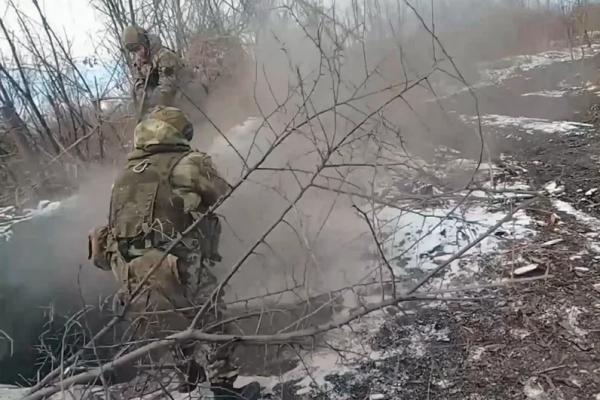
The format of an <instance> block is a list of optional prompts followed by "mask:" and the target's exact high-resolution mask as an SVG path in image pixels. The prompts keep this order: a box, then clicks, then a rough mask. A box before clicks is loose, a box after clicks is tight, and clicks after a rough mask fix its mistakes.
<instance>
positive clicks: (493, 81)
mask: <svg viewBox="0 0 600 400" xmlns="http://www.w3.org/2000/svg"><path fill="white" fill-rule="evenodd" d="M596 54H600V44H593V45H592V47H591V48H590V49H588V48H586V49H584V50H583V53H582V50H581V49H579V48H577V49H575V48H574V49H573V58H571V52H570V50H569V49H568V48H565V49H561V50H552V51H546V52H542V53H538V54H532V55H518V56H511V57H506V58H502V59H500V60H496V61H492V62H483V63H479V65H478V68H477V70H478V71H479V79H478V80H477V81H476V82H475V83H472V84H471V88H472V89H479V88H485V87H489V86H496V85H501V84H502V83H503V81H505V80H507V79H511V78H514V77H517V76H519V75H522V74H523V73H524V72H528V71H532V70H535V69H538V68H544V67H547V66H549V65H551V64H554V63H560V62H571V61H572V59H574V60H575V61H579V60H581V59H582V58H584V59H586V58H591V57H594V56H595V55H596ZM561 83H562V82H561ZM448 84H449V87H447V88H441V90H438V93H445V95H442V96H437V98H433V99H430V100H427V102H433V101H437V100H440V99H446V98H449V97H452V96H455V95H457V94H460V93H464V92H466V91H468V90H469V88H468V87H464V86H462V84H461V86H460V87H456V84H455V83H448ZM558 86H559V87H560V88H561V89H567V90H544V91H540V92H533V93H525V94H523V96H544V97H562V96H564V95H565V94H567V93H568V92H569V91H573V90H580V89H581V88H573V87H571V86H569V87H564V85H561V84H559V85H558ZM586 90H591V89H586ZM597 93H600V91H599V92H597Z"/></svg>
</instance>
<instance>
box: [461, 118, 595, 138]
mask: <svg viewBox="0 0 600 400" xmlns="http://www.w3.org/2000/svg"><path fill="white" fill-rule="evenodd" d="M461 119H462V120H463V121H465V122H472V123H474V122H475V121H476V119H477V118H476V117H474V116H465V115H462V116H461ZM481 124H482V125H483V126H490V127H498V128H511V127H516V128H520V129H521V130H524V131H525V132H527V133H529V134H534V133H537V132H541V133H563V134H564V133H570V134H573V133H575V134H576V133H578V132H580V131H581V130H582V128H593V127H594V125H592V124H585V123H582V122H574V121H552V120H549V119H544V118H530V117H511V116H508V115H498V114H485V115H482V116H481Z"/></svg>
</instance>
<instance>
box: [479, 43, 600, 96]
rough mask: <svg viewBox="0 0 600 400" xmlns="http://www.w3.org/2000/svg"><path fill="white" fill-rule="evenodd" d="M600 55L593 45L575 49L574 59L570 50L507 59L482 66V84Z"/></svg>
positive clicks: (493, 83) (597, 45)
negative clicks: (551, 65)
mask: <svg viewBox="0 0 600 400" xmlns="http://www.w3.org/2000/svg"><path fill="white" fill-rule="evenodd" d="M598 53H600V45H599V44H593V45H592V47H591V48H589V49H588V48H584V49H579V48H574V49H573V57H571V52H570V50H569V49H561V50H552V51H545V52H543V53H538V54H532V55H519V56H512V57H506V58H503V59H500V60H497V61H493V62H491V63H486V64H482V67H483V69H482V72H481V75H482V83H486V84H485V86H489V85H497V84H500V83H502V82H503V81H504V80H506V79H509V78H512V77H514V76H516V75H518V74H521V73H523V72H527V71H531V70H534V69H537V68H542V67H547V66H548V65H550V64H554V63H557V62H569V61H572V60H576V61H578V60H581V59H583V58H590V57H593V56H595V55H596V54H598Z"/></svg>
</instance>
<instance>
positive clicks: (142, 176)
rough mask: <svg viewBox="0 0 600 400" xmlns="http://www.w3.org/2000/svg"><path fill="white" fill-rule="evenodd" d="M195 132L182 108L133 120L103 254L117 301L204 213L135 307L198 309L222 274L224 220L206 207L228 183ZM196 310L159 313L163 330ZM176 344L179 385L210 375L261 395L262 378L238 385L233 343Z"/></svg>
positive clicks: (239, 394) (190, 385)
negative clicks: (198, 147) (218, 265)
mask: <svg viewBox="0 0 600 400" xmlns="http://www.w3.org/2000/svg"><path fill="white" fill-rule="evenodd" d="M192 135H193V127H192V124H191V123H190V122H189V120H188V119H187V118H186V117H185V115H184V114H183V112H181V111H180V110H179V109H177V108H174V107H164V106H158V107H156V108H154V109H152V110H151V111H150V112H149V114H148V115H147V116H146V117H145V118H144V119H143V120H142V121H141V122H140V123H139V124H138V125H137V127H136V128H135V135H134V144H135V150H134V151H133V152H131V153H130V154H129V155H128V161H127V166H126V167H125V169H124V170H123V171H122V172H121V174H120V175H119V176H118V178H117V180H116V182H115V184H114V185H113V189H112V195H111V202H110V213H109V224H108V229H107V230H108V232H109V233H108V237H107V239H106V242H107V244H106V259H107V261H108V263H107V264H109V265H110V268H111V269H112V271H113V273H114V275H115V277H116V278H117V280H118V281H119V283H120V284H121V286H122V293H121V297H120V301H123V302H124V301H128V300H130V297H131V293H132V291H133V290H134V288H135V287H137V285H138V283H139V282H140V281H141V280H142V279H143V277H144V276H145V275H146V274H147V273H148V271H149V270H150V269H151V268H152V267H153V266H154V265H156V264H157V263H159V262H160V261H161V259H162V257H163V254H164V253H163V250H165V249H166V247H167V246H168V245H169V243H170V242H171V241H172V240H173V239H174V238H176V237H177V236H178V235H179V234H180V233H182V232H184V231H185V230H186V229H187V228H188V227H189V226H190V225H191V224H192V223H193V221H194V219H195V218H198V217H201V216H204V218H203V220H202V221H203V222H202V224H200V226H199V229H197V230H196V231H195V232H191V233H190V234H186V235H185V236H184V237H183V238H182V240H181V243H180V244H179V245H177V246H176V247H175V248H174V249H173V250H172V252H171V254H169V255H168V256H167V257H166V258H165V259H164V260H163V261H162V264H161V265H160V266H159V267H158V268H157V269H156V270H155V272H154V273H153V274H152V276H151V278H150V279H149V280H148V281H147V282H146V284H145V286H144V291H143V296H140V298H138V300H137V301H136V302H135V303H134V305H133V306H134V307H133V309H134V310H133V311H137V312H140V311H144V314H148V312H147V311H148V310H152V311H155V310H163V311H164V310H173V309H181V308H186V307H187V308H188V310H189V309H190V308H192V309H194V310H197V309H198V305H199V304H203V302H204V301H206V298H207V296H208V295H209V294H210V293H211V292H212V291H213V289H214V288H215V287H216V284H217V280H216V278H215V277H214V275H213V274H212V273H211V271H210V269H209V268H210V267H211V266H212V265H214V262H216V261H219V260H220V255H219V254H218V251H217V250H218V249H217V247H218V238H219V234H220V224H219V220H218V218H217V217H216V216H215V215H213V214H209V215H205V214H206V213H207V211H208V210H209V207H210V206H211V205H213V204H214V203H215V202H216V201H217V200H218V199H219V197H221V196H223V195H224V194H226V192H227V191H228V190H229V185H228V184H227V183H226V182H225V181H224V180H223V179H222V178H221V177H220V176H219V174H218V172H217V170H216V168H215V166H214V165H213V163H212V161H211V158H210V157H209V156H208V155H207V154H205V153H202V152H199V151H194V150H192V149H191V148H190V144H189V142H190V140H191V139H192ZM128 296H129V298H128ZM221 311H222V310H220V309H219V312H216V313H215V312H209V313H207V314H208V316H207V317H206V319H205V320H204V321H202V322H203V323H204V324H214V323H215V322H216V321H215V319H218V318H221V316H222V314H221ZM193 313H194V311H191V313H187V314H186V313H185V312H180V311H174V312H166V313H165V312H162V313H154V315H156V316H157V317H156V318H157V323H158V325H159V327H160V331H161V332H165V331H168V330H173V329H178V330H179V329H184V328H185V327H186V326H187V325H188V324H189V322H190V317H191V316H193ZM133 314H135V312H133ZM150 314H153V313H152V312H151V313H150ZM146 326H147V325H146ZM220 329H224V328H223V326H221V328H220ZM221 332H222V330H221ZM217 349H218V351H217ZM177 351H178V352H179V355H183V356H184V357H185V359H186V361H185V362H183V363H181V365H182V369H183V370H182V372H183V375H185V376H186V382H183V383H182V385H180V387H179V389H180V391H182V392H189V391H192V390H194V389H195V387H196V385H197V384H198V382H200V381H202V380H203V378H205V379H207V380H208V381H209V382H210V384H211V390H212V391H213V392H214V393H215V395H217V397H218V398H220V399H241V398H244V399H253V398H256V397H257V396H258V394H259V391H260V386H259V385H258V384H257V383H255V382H253V383H252V384H249V385H246V386H244V387H243V388H241V389H234V388H233V382H234V381H235V379H236V377H237V373H238V371H237V369H236V368H235V367H234V366H233V365H232V362H231V356H232V351H233V347H232V346H231V345H225V346H223V345H221V346H219V347H218V348H217V347H216V346H214V347H210V346H208V347H207V345H203V346H202V348H201V349H199V348H198V346H196V348H193V347H190V346H188V347H186V348H183V349H181V348H180V349H177ZM179 359H180V358H179Z"/></svg>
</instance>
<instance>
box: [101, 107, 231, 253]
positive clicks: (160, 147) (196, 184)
mask: <svg viewBox="0 0 600 400" xmlns="http://www.w3.org/2000/svg"><path fill="white" fill-rule="evenodd" d="M134 144H135V149H134V150H133V151H132V152H131V153H129V155H128V160H129V161H128V166H127V167H126V170H124V171H123V172H122V174H121V175H120V176H123V174H126V173H127V171H128V170H129V169H130V167H131V166H132V165H134V168H133V169H132V170H133V172H141V173H139V174H138V175H139V176H140V178H139V179H140V182H139V183H141V184H142V185H141V186H139V188H143V187H144V185H147V184H148V183H149V184H153V182H150V181H148V179H152V178H151V177H152V176H153V175H152V174H151V175H149V177H150V178H149V177H144V173H143V172H144V169H138V171H136V168H137V166H139V165H142V164H143V163H154V162H159V163H160V159H156V160H155V156H156V155H161V154H165V155H167V158H169V157H168V155H169V154H174V158H173V157H172V159H173V160H174V161H175V163H174V164H172V167H169V171H170V172H169V173H168V185H167V187H168V188H169V189H168V190H171V191H172V194H173V196H172V198H174V199H175V198H177V199H180V200H178V201H177V203H178V204H180V205H179V206H178V209H179V210H180V211H175V213H176V214H177V215H174V216H175V217H177V218H175V219H179V217H181V218H183V219H184V220H187V221H190V222H191V221H193V220H194V219H196V218H198V217H200V214H205V213H206V212H207V211H208V209H209V208H210V206H212V205H213V204H214V203H215V202H216V201H217V200H218V199H219V198H220V197H221V196H223V195H225V194H226V193H227V192H228V191H229V189H230V186H229V184H228V183H227V182H226V181H225V180H224V179H223V178H222V177H221V176H220V175H219V173H218V172H217V169H216V167H215V165H214V164H213V162H212V160H211V158H210V156H209V155H208V154H206V153H204V152H200V151H194V150H192V149H191V148H190V145H189V141H188V140H187V139H186V138H185V137H184V136H183V134H182V132H180V131H178V130H177V128H175V127H174V126H173V125H171V124H168V123H166V122H163V121H161V120H157V119H153V118H147V119H144V120H142V121H141V122H140V123H139V124H138V125H137V126H136V129H135V134H134ZM119 180H120V178H119V179H118V180H117V182H116V183H115V185H114V186H113V195H112V196H111V212H110V215H111V217H110V220H111V221H109V225H110V226H111V232H112V236H113V237H114V239H115V240H114V243H113V245H111V246H110V247H111V249H109V251H112V252H115V251H116V249H117V248H118V249H119V252H120V253H121V254H122V255H123V256H126V258H128V259H131V258H135V257H138V256H141V255H143V254H145V252H146V251H147V250H149V249H150V248H153V247H157V246H158V247H159V248H160V247H162V244H160V243H163V244H167V243H168V242H169V241H170V240H171V239H172V238H171V239H168V240H163V239H165V238H164V236H163V235H160V239H158V241H157V237H156V234H155V237H154V239H142V241H143V242H144V243H145V244H144V245H141V244H140V243H141V242H140V240H137V239H135V237H137V235H136V234H135V233H136V232H138V229H137V226H138V225H139V223H141V222H144V221H138V219H139V218H142V219H144V218H146V216H147V214H148V212H147V211H148V210H146V206H148V204H150V203H148V204H146V203H147V202H146V203H144V201H145V199H146V195H147V193H146V194H145V192H143V191H142V190H140V194H139V196H137V197H140V196H142V197H143V198H140V199H138V198H137V197H135V194H134V197H135V198H134V199H133V200H131V199H130V200H126V199H125V200H126V201H125V202H124V201H123V197H122V196H121V199H120V200H119V196H120V195H119V192H123V193H124V194H125V195H127V196H130V197H131V188H134V189H135V188H136V187H138V186H137V185H138V184H136V183H135V182H131V181H130V182H129V183H128V184H127V185H126V186H125V187H123V186H122V185H119V184H118V182H119ZM159 187H165V186H160V185H159ZM163 193H164V192H163ZM159 194H160V193H158V192H157V193H156V194H155V195H153V196H152V198H153V199H155V200H154V201H151V203H152V204H151V208H152V207H160V204H166V203H164V201H162V200H161V201H159V197H160V198H162V199H164V198H165V197H164V195H161V196H159ZM168 197H169V195H167V198H168ZM113 201H114V203H113ZM128 201H133V202H134V203H131V204H130V203H129V202H128ZM136 201H137V203H140V204H137V203H136ZM179 201H182V203H183V204H181V203H179ZM132 207H133V208H132ZM119 208H120V209H121V212H120V211H119ZM124 208H126V209H127V210H129V211H131V210H133V211H132V212H128V211H127V210H125V211H123V210H124ZM168 208H170V207H166V208H165V210H162V209H155V211H154V212H153V213H152V214H155V215H156V216H159V215H163V214H165V212H166V214H165V215H173V214H172V213H173V210H171V211H169V210H167V209H168ZM171 208H172V207H171ZM169 213H170V214H169ZM178 213H182V214H178ZM119 215H122V216H123V218H124V219H121V218H120V217H119ZM136 216H137V217H136ZM178 216H179V217H178ZM175 219H172V220H173V222H174V220H175ZM164 222H165V221H152V223H153V224H155V223H156V224H157V225H158V226H165V225H168V224H164ZM130 228H132V229H130ZM151 230H152V231H155V230H156V229H151ZM178 230H179V231H180V232H181V231H182V229H178ZM161 231H162V230H161ZM120 232H125V234H124V235H121V234H120ZM219 236H220V223H219V222H218V217H217V216H216V215H209V216H205V217H203V218H202V221H201V223H200V225H199V226H198V230H197V231H194V232H192V233H191V234H190V236H189V237H186V238H187V239H186V238H184V240H183V242H182V243H183V246H182V247H181V248H176V249H174V251H173V253H174V254H176V255H177V256H185V254H187V252H188V251H189V249H192V248H196V246H199V247H197V251H198V252H199V253H200V254H202V257H204V258H206V259H208V260H212V261H219V260H220V255H219V254H218V240H219ZM194 242H195V243H196V244H195V245H194V244H193V243H194ZM186 249H188V250H186Z"/></svg>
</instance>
